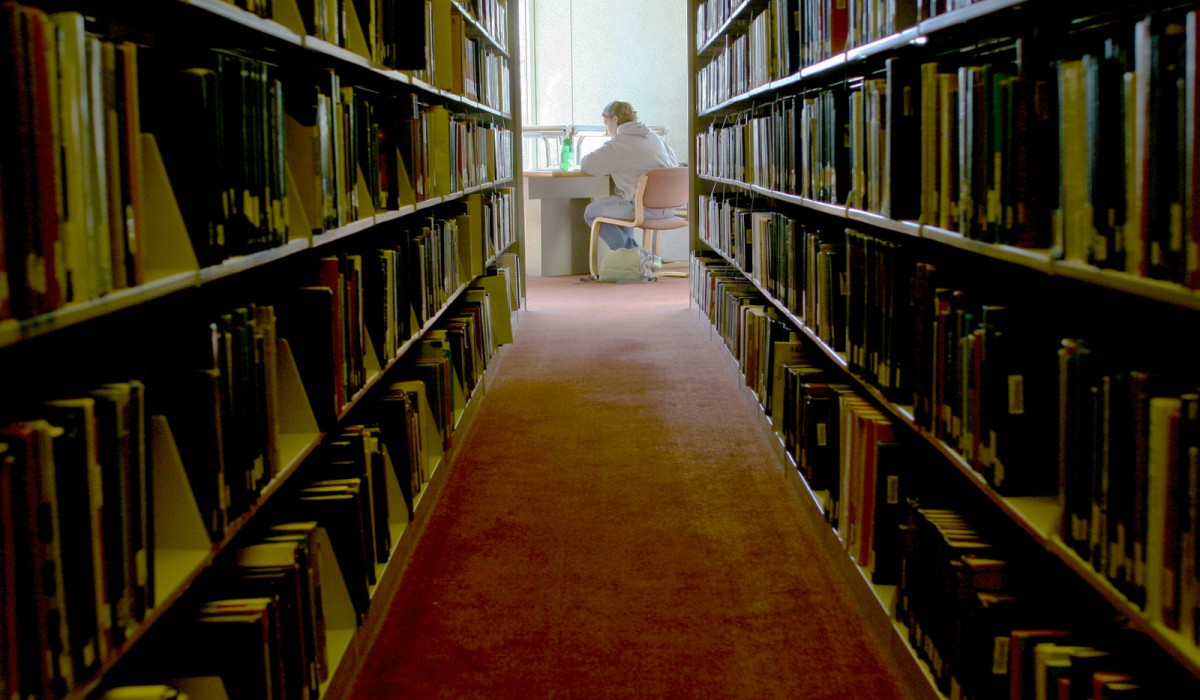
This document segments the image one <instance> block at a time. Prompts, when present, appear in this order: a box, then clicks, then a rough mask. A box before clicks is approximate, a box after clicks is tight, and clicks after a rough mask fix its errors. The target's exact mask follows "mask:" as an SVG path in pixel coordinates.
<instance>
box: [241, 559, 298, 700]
mask: <svg viewBox="0 0 1200 700" xmlns="http://www.w3.org/2000/svg"><path fill="white" fill-rule="evenodd" d="M235 561H236V569H237V570H236V578H235V579H234V580H231V581H229V582H228V583H227V584H225V588H226V590H225V591H224V593H225V594H226V595H231V596H235V595H236V596H243V597H254V596H261V597H267V598H274V599H275V600H276V604H277V605H278V608H279V623H280V638H281V641H282V644H281V646H280V656H281V657H282V663H283V670H284V673H283V681H284V692H283V697H295V698H301V699H305V698H307V699H314V700H315V698H316V697H317V696H318V693H319V692H320V677H319V674H318V673H317V667H316V663H315V654H316V646H315V640H314V639H313V637H312V635H313V634H314V630H313V629H312V625H311V623H312V611H311V610H310V609H309V608H308V606H310V605H311V603H312V601H311V591H309V590H307V584H308V578H307V572H305V571H304V570H303V568H302V566H303V565H304V564H305V563H306V562H304V561H303V559H302V558H301V552H300V544H299V543H298V542H270V543H258V544H252V545H248V546H246V547H242V548H240V549H239V550H238V551H237V552H236V554H235Z"/></svg>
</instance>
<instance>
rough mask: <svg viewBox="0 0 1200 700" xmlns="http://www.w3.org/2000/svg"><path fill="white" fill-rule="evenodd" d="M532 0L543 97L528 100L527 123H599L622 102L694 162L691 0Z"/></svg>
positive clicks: (537, 85)
mask: <svg viewBox="0 0 1200 700" xmlns="http://www.w3.org/2000/svg"><path fill="white" fill-rule="evenodd" d="M526 1H527V2H529V3H530V10H531V14H530V18H531V24H532V30H533V36H532V37H531V38H532V39H533V42H532V43H533V47H532V48H533V53H532V56H533V60H534V75H533V83H532V88H533V90H532V92H533V93H534V94H535V95H536V97H535V100H536V102H537V104H536V105H533V108H534V109H530V105H525V106H524V107H525V110H526V112H525V117H524V119H525V122H526V123H528V124H567V123H572V122H573V123H576V124H596V125H599V124H600V123H601V118H600V110H602V109H604V106H605V105H606V104H608V103H609V102H611V101H612V100H624V101H626V102H629V103H630V104H632V105H633V107H634V109H636V110H637V111H638V116H639V117H640V118H641V120H642V121H643V122H645V123H646V124H648V125H650V126H663V127H665V128H666V129H667V135H666V139H667V143H668V144H670V146H671V148H672V149H673V150H674V151H675V154H676V156H678V157H679V158H680V160H685V161H690V160H691V159H690V158H689V157H688V153H690V151H691V149H690V148H689V147H688V144H687V124H688V120H687V81H688V75H687V50H686V46H687V45H686V43H685V42H686V38H687V37H686V34H687V11H688V10H687V7H688V5H687V2H686V0H526ZM572 110H573V111H572ZM572 114H574V117H572Z"/></svg>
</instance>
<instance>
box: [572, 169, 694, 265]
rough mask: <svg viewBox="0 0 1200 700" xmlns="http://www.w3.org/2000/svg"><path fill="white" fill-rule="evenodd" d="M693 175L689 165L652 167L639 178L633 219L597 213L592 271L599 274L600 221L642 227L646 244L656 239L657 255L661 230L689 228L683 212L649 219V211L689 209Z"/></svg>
mask: <svg viewBox="0 0 1200 700" xmlns="http://www.w3.org/2000/svg"><path fill="white" fill-rule="evenodd" d="M689 177H690V175H689V171H688V168H687V167H677V168H658V169H656V170H651V171H650V172H648V173H646V174H645V175H642V176H641V177H640V178H638V185H637V192H636V193H635V194H634V196H633V218H632V219H615V218H612V217H609V216H597V217H596V218H595V219H593V220H592V233H591V243H590V245H589V247H588V269H589V270H590V271H591V273H592V277H599V274H598V269H599V265H598V258H599V241H600V224H603V223H609V224H616V225H617V226H627V227H631V228H640V229H642V232H643V234H642V236H643V238H642V244H643V246H645V244H646V243H647V242H648V239H652V241H653V243H652V245H653V248H650V250H651V252H653V253H655V254H657V253H658V232H659V231H671V230H674V229H677V228H685V227H686V226H687V225H688V221H687V219H686V218H684V217H682V216H679V213H680V212H679V211H677V212H676V215H675V216H672V217H669V218H666V219H646V218H645V210H646V207H649V208H651V209H676V210H686V208H687V202H688V180H689ZM659 274H664V275H676V274H678V272H677V271H667V272H663V271H660V272H659ZM679 276H682V277H686V276H687V272H686V271H685V272H683V273H682V274H681V275H679Z"/></svg>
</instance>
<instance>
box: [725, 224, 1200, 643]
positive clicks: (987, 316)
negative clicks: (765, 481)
mask: <svg viewBox="0 0 1200 700" xmlns="http://www.w3.org/2000/svg"><path fill="white" fill-rule="evenodd" d="M702 211H703V210H702ZM760 214H761V216H759V215H760ZM738 216H745V217H747V218H746V220H747V222H748V225H749V229H748V230H745V231H744V235H752V231H754V230H755V229H754V228H753V226H754V222H756V221H767V222H770V221H776V222H778V221H779V220H780V219H781V218H786V217H783V215H782V214H778V213H766V212H754V216H753V217H751V216H750V214H749V212H740V213H739V214H738ZM703 224H704V222H703V221H701V225H702V226H703ZM734 229H735V230H738V227H737V226H734ZM779 230H783V231H788V233H785V234H784V235H786V236H791V235H794V236H795V237H796V251H798V252H796V253H794V254H795V255H797V256H798V257H800V258H801V260H799V261H796V263H795V264H797V265H800V264H801V263H803V262H806V261H808V260H810V259H812V257H813V256H814V255H815V256H816V259H817V260H818V261H822V262H823V261H827V260H834V261H836V262H835V263H834V264H833V266H832V267H829V268H823V267H822V266H821V265H816V266H813V267H806V268H805V269H806V273H805V278H804V280H803V281H804V282H805V284H804V285H803V286H801V287H800V289H801V290H802V292H801V306H800V307H797V308H796V309H792V310H793V317H794V318H796V319H797V320H799V322H801V323H804V324H805V325H807V326H808V327H809V328H810V330H812V331H813V334H814V335H816V336H817V337H819V338H821V339H823V340H825V341H826V342H828V343H829V344H830V346H831V347H834V348H836V349H837V350H838V351H839V352H842V351H844V357H845V358H846V365H847V368H848V369H849V371H850V372H852V373H853V374H854V375H856V376H857V377H858V378H859V379H861V380H862V381H863V382H865V383H867V384H869V385H871V386H873V387H876V388H877V389H878V390H879V391H880V393H881V394H882V395H883V396H884V397H886V398H888V400H891V401H893V402H895V403H896V404H898V405H901V406H911V407H912V416H913V418H912V420H913V425H914V427H917V428H918V429H919V430H921V431H923V432H925V433H926V434H927V435H929V436H930V437H931V438H932V439H935V440H938V441H939V442H941V443H942V444H943V445H945V446H946V447H947V448H949V449H950V450H952V451H954V452H956V453H957V454H958V455H959V457H960V458H961V459H962V461H963V462H964V463H965V464H966V465H968V466H969V467H970V468H971V469H973V470H975V471H977V472H978V473H979V474H980V476H981V478H982V479H983V480H984V482H986V483H987V484H988V485H989V486H990V487H991V488H992V489H994V490H995V492H996V493H997V494H999V495H1001V496H1005V497H1012V496H1054V497H1056V498H1057V499H1058V500H1059V503H1060V505H1061V507H1062V524H1061V536H1062V538H1063V540H1064V541H1065V542H1067V543H1068V544H1069V546H1071V547H1072V548H1074V549H1075V550H1076V552H1077V553H1078V554H1079V556H1080V557H1081V558H1082V559H1083V560H1085V561H1087V562H1088V563H1089V564H1090V565H1091V566H1092V568H1093V569H1094V570H1095V571H1096V572H1097V576H1098V577H1100V578H1103V579H1105V580H1107V581H1109V582H1110V583H1112V585H1113V586H1114V587H1115V588H1116V589H1117V590H1119V591H1121V592H1122V594H1124V595H1125V597H1126V598H1128V600H1129V601H1130V602H1131V603H1132V604H1133V605H1135V606H1137V607H1139V608H1140V609H1141V610H1142V611H1143V614H1144V615H1145V616H1146V617H1147V618H1148V619H1150V620H1153V621H1155V622H1161V623H1162V624H1164V625H1165V626H1166V627H1168V628H1170V629H1174V630H1179V631H1180V632H1181V633H1182V634H1184V636H1185V638H1186V639H1188V640H1189V643H1190V644H1194V645H1200V634H1198V633H1197V630H1196V627H1197V624H1198V617H1197V616H1198V615H1200V608H1198V606H1197V587H1198V586H1200V584H1198V583H1197V574H1196V572H1197V570H1198V567H1200V561H1198V560H1197V552H1196V547H1195V545H1194V544H1193V543H1194V542H1195V541H1197V540H1198V538H1200V529H1198V528H1197V518H1196V515H1195V513H1196V509H1197V508H1200V501H1198V500H1197V498H1196V497H1195V493H1197V484H1200V481H1198V478H1197V476H1196V473H1195V467H1194V465H1193V464H1192V463H1193V462H1194V461H1195V460H1194V454H1195V453H1196V451H1197V448H1196V447H1195V446H1194V445H1192V444H1191V441H1194V439H1195V435H1193V433H1194V432H1195V430H1194V428H1192V427H1191V423H1190V422H1189V420H1191V418H1189V416H1191V417H1193V418H1194V416H1193V415H1192V414H1194V413H1195V411H1196V409H1195V407H1194V406H1191V404H1192V403H1194V401H1195V394H1194V393H1189V392H1191V391H1194V390H1192V389H1189V387H1190V386H1191V385H1190V384H1188V382H1187V380H1186V378H1184V377H1182V376H1178V375H1170V374H1166V373H1165V372H1150V371H1146V370H1140V369H1137V365H1136V364H1132V365H1128V366H1119V365H1114V364H1113V363H1111V362H1109V363H1101V362H1099V361H1098V360H1097V359H1094V352H1093V350H1092V343H1090V342H1089V341H1087V340H1084V339H1079V338H1061V337H1058V336H1055V335H1054V334H1052V333H1045V332H1039V331H1037V330H1036V328H1038V327H1040V324H1037V323H1033V322H1032V321H1031V320H1030V319H1032V318H1033V315H1032V313H1031V312H1030V311H1029V310H1027V309H1026V310H1022V308H1020V307H1013V306H1010V305H1006V304H1005V303H1003V301H1004V300H1003V299H1000V300H993V299H988V298H985V297H982V296H981V294H980V293H979V292H978V291H975V290H971V289H964V288H962V287H961V286H958V285H955V284H953V283H952V282H951V281H950V280H949V279H947V278H946V277H945V275H943V274H939V271H938V267H937V265H935V264H934V263H931V262H928V261H923V260H919V259H917V258H916V257H915V256H914V255H912V253H911V252H910V251H908V250H907V249H906V248H905V247H904V246H900V245H896V244H894V243H891V242H889V241H886V240H884V239H881V238H878V237H875V236H871V235H867V234H864V233H861V232H858V231H855V230H847V231H846V232H845V235H844V237H843V238H842V239H837V238H835V237H831V236H828V235H826V236H824V237H823V238H822V237H821V234H819V233H813V232H809V231H806V230H805V227H803V226H799V227H798V228H794V229H790V230H789V229H787V228H786V227H781V228H780V229H779ZM701 231H702V232H703V231H704V229H703V228H701ZM702 238H703V236H702ZM763 240H764V239H763V238H761V237H760V238H755V239H754V245H755V246H760V247H761V246H762V245H764V243H763ZM819 241H823V242H819ZM821 247H832V248H833V249H834V251H836V252H835V253H831V254H827V255H824V256H822V254H821V251H820V249H821ZM743 271H744V270H743ZM810 275H811V276H810ZM831 277H832V278H834V279H837V280H838V281H837V283H836V284H831V283H830V282H829V279H830V278H831ZM741 289H742V290H743V291H742V293H741V295H742V296H741V297H739V298H756V295H757V294H758V290H759V289H760V287H759V286H757V285H751V284H750V283H749V282H746V283H743V284H742V285H741ZM834 290H838V291H837V292H836V293H835V292H834ZM822 293H824V294H826V296H825V297H822ZM831 294H833V295H835V296H837V297H840V299H839V301H838V302H837V303H836V304H834V303H832V302H830V303H828V304H827V303H826V300H827V299H829V295H831ZM774 301H775V302H777V303H778V302H779V298H775V299H774ZM814 303H815V304H816V305H817V306H822V305H826V306H832V307H833V308H836V309H837V311H836V314H837V319H838V322H839V323H840V324H842V325H841V328H842V329H843V330H842V335H840V336H839V335H837V334H836V333H835V334H834V335H832V336H831V335H829V334H828V331H827V329H826V328H825V327H824V323H825V321H824V320H823V319H824V318H825V316H824V315H823V314H822V312H821V311H820V310H819V309H814V308H813V307H812V304H814ZM784 308H789V307H784ZM732 319H733V315H732V314H730V313H722V314H717V315H715V316H714V317H713V321H714V324H715V325H716V326H717V327H718V329H720V330H721V331H722V335H724V336H725V337H726V339H727V342H728V343H729V344H730V348H731V350H734V351H735V356H737V357H741V354H740V349H739V348H740V346H739V345H738V343H739V342H741V341H739V340H738V339H737V338H736V337H733V336H735V335H736V334H737V332H738V331H739V329H740V327H741V326H740V325H739V324H738V323H736V322H734V321H733V320H732ZM839 338H844V340H845V344H844V346H843V345H839V344H837V341H838V339H839ZM763 405H764V406H768V405H769V404H767V403H765V402H764V403H763ZM1152 407H1153V410H1152ZM1056 426H1057V427H1056ZM785 442H786V441H785ZM1151 464H1153V467H1154V468H1153V470H1150V469H1149V467H1148V465H1151ZM1150 474H1153V477H1150V476H1149V475H1150ZM1151 558H1153V562H1152V563H1151V562H1150V559H1151Z"/></svg>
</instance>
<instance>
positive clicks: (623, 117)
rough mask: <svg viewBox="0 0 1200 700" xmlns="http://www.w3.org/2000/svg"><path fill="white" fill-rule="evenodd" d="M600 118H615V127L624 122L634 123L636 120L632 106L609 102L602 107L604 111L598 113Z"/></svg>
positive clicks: (635, 112) (625, 103)
mask: <svg viewBox="0 0 1200 700" xmlns="http://www.w3.org/2000/svg"><path fill="white" fill-rule="evenodd" d="M600 116H602V117H605V118H608V117H616V118H617V126H621V125H622V124H625V123H626V122H636V121H637V118H638V114H637V110H635V109H634V108H633V105H631V104H629V103H628V102H620V101H613V102H609V103H608V105H607V106H605V107H604V111H602V112H601V113H600Z"/></svg>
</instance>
